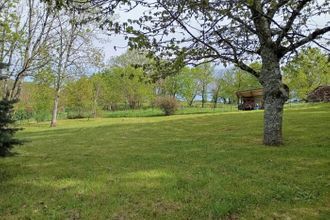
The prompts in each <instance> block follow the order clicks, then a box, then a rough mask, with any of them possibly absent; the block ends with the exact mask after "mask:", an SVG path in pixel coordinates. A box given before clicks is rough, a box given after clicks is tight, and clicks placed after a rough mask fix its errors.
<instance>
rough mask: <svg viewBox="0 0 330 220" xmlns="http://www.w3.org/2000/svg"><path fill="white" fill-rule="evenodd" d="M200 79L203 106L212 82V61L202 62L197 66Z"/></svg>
mask: <svg viewBox="0 0 330 220" xmlns="http://www.w3.org/2000/svg"><path fill="white" fill-rule="evenodd" d="M197 71H198V81H199V84H200V94H201V96H202V108H204V106H205V103H206V102H207V94H208V85H209V84H210V83H211V82H212V78H213V72H214V68H213V67H212V66H211V64H210V63H206V64H202V65H200V66H199V67H197Z"/></svg>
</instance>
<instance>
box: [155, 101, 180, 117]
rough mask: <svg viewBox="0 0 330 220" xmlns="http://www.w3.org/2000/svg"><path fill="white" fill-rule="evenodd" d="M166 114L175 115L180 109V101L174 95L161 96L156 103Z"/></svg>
mask: <svg viewBox="0 0 330 220" xmlns="http://www.w3.org/2000/svg"><path fill="white" fill-rule="evenodd" d="M155 105H156V106H158V107H159V108H160V109H161V110H162V111H163V112H164V114H165V115H167V116H168V115H173V114H174V113H175V112H176V110H177V109H178V102H177V100H176V98H175V97H172V96H161V97H158V98H157V100H156V103H155Z"/></svg>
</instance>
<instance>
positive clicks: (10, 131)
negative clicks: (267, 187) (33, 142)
mask: <svg viewBox="0 0 330 220" xmlns="http://www.w3.org/2000/svg"><path fill="white" fill-rule="evenodd" d="M15 103H16V101H15V100H8V99H3V100H1V101H0V157H5V156H8V155H9V154H10V149H11V148H12V147H13V146H14V145H18V144H22V142H21V141H20V140H18V139H16V138H14V134H15V133H16V132H17V131H18V130H20V129H19V128H14V127H13V124H14V123H15V120H14V119H13V108H14V104H15Z"/></svg>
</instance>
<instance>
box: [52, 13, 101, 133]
mask: <svg viewBox="0 0 330 220" xmlns="http://www.w3.org/2000/svg"><path fill="white" fill-rule="evenodd" d="M85 17H86V16H84V15H81V14H78V13H77V12H76V11H71V12H68V11H57V12H56V15H55V18H56V19H55V21H54V23H55V25H56V28H55V29H54V32H53V34H54V41H53V44H54V45H53V48H52V49H51V50H50V51H49V53H50V56H51V63H52V65H51V66H52V67H53V69H52V72H53V73H54V75H55V81H54V91H55V95H54V104H53V111H52V119H51V123H50V126H51V127H55V126H56V122H57V113H58V105H59V100H60V92H61V90H62V88H63V86H64V84H65V82H66V80H68V79H69V78H70V77H74V76H75V75H77V74H78V75H81V74H82V73H83V72H85V71H87V69H88V68H89V67H91V66H93V65H94V66H95V65H97V64H98V63H99V61H100V57H101V55H100V53H99V51H98V50H97V49H96V48H95V47H94V45H93V42H92V39H93V38H94V34H95V32H94V29H93V26H92V25H90V26H83V25H81V22H82V21H83V20H84V18H85Z"/></svg>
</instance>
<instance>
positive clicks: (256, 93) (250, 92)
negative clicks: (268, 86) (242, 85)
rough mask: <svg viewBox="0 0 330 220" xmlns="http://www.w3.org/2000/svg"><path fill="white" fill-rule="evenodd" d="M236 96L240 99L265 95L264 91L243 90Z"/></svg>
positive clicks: (260, 89)
mask: <svg viewBox="0 0 330 220" xmlns="http://www.w3.org/2000/svg"><path fill="white" fill-rule="evenodd" d="M236 95H237V96H238V97H256V96H263V95H264V89H262V88H259V89H250V90H243V91H238V92H236Z"/></svg>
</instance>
